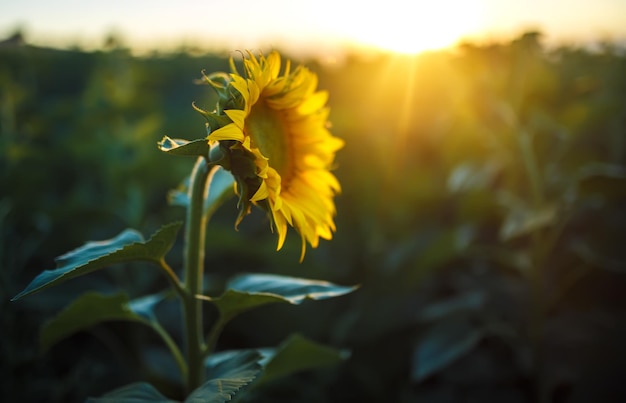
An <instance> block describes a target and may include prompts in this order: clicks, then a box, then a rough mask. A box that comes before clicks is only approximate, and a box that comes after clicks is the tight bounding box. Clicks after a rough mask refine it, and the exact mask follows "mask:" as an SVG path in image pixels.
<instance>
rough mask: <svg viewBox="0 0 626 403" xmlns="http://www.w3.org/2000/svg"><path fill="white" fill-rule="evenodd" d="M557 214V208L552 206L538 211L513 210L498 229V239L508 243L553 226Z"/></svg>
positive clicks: (546, 206)
mask: <svg viewBox="0 0 626 403" xmlns="http://www.w3.org/2000/svg"><path fill="white" fill-rule="evenodd" d="M557 213H558V208H557V206H556V205H554V204H549V205H545V206H543V207H542V208H541V209H539V210H532V209H530V208H529V209H513V210H511V211H509V214H508V215H507V217H506V219H505V220H504V222H503V223H502V226H501V227H500V234H499V236H500V239H501V240H503V241H508V240H510V239H513V238H517V237H520V236H522V235H527V234H530V233H532V232H534V231H536V230H538V229H540V228H543V227H546V226H548V225H550V224H553V223H554V221H555V220H556V218H557Z"/></svg>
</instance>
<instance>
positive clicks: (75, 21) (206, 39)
mask: <svg viewBox="0 0 626 403" xmlns="http://www.w3.org/2000/svg"><path fill="white" fill-rule="evenodd" d="M17 28H20V29H22V30H23V32H25V34H26V39H27V40H28V41H29V42H34V43H38V44H45V45H57V46H71V45H79V46H81V47H85V48H92V47H97V46H100V45H101V44H102V43H103V40H104V38H105V36H106V35H108V34H109V33H112V32H115V33H117V34H118V35H119V36H120V37H121V38H123V41H124V43H125V44H126V45H128V46H131V47H133V48H135V49H142V50H146V49H163V50H166V49H171V48H173V47H177V46H180V45H181V44H182V43H185V44H187V45H193V46H199V47H202V48H221V49H241V48H250V47H263V46H272V47H286V48H290V49H294V50H300V51H303V52H316V51H330V50H338V49H343V48H344V47H346V46H354V45H356V46H359V47H364V46H373V47H378V48H382V49H388V50H393V51H401V52H408V53H411V52H419V51H422V50H427V49H437V48H441V47H445V46H448V45H451V44H454V43H455V42H456V41H458V40H459V39H463V38H469V39H473V40H485V39H486V40H490V39H500V38H503V39H510V38H512V37H514V36H517V35H519V34H520V33H522V32H523V31H524V30H528V29H539V30H541V31H542V32H543V33H544V34H545V38H546V40H548V41H549V42H554V43H556V42H562V41H567V42H568V43H577V44H580V43H588V42H590V41H597V40H612V41H613V40H616V41H617V40H619V41H624V40H626V0H550V1H545V0H525V1H513V0H465V1H463V0H460V1H454V0H438V1H430V2H424V1H406V0H404V1H399V0H384V1H376V2H372V1H359V2H356V1H341V0H317V1H293V0H292V1H289V0H264V1H263V0H233V1H215V0H203V1H193V0H181V1H176V2H173V1H163V0H154V1H150V2H148V1H133V0H108V1H106V2H91V1H82V0H51V1H42V0H20V1H9V0H2V2H1V3H0V35H3V36H7V35H9V34H11V33H12V32H14V31H15V30H16V29H17Z"/></svg>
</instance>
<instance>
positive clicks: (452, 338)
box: [411, 317, 485, 381]
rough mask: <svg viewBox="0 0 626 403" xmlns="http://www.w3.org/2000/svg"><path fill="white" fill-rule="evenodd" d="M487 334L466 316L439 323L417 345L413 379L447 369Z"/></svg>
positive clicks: (417, 379)
mask: <svg viewBox="0 0 626 403" xmlns="http://www.w3.org/2000/svg"><path fill="white" fill-rule="evenodd" d="M484 333H485V332H484V330H483V329H481V328H478V327H477V326H476V325H474V324H472V323H471V322H470V320H469V318H467V317H457V318H451V319H449V320H445V321H440V322H437V323H436V324H435V325H434V326H433V327H432V328H431V329H430V330H429V331H428V332H426V334H424V336H423V337H422V338H421V340H420V341H419V342H418V344H417V348H416V349H415V351H414V354H413V369H412V374H411V375H412V376H411V377H412V379H413V380H414V381H421V380H423V379H425V378H427V377H428V376H430V375H433V374H435V373H437V372H438V371H440V370H442V369H444V368H445V367H447V366H448V365H450V364H451V363H453V362H454V361H456V360H457V359H459V358H461V357H462V356H464V355H465V354H467V353H468V352H469V351H470V350H471V349H472V348H474V346H476V344H477V343H478V342H479V341H480V340H481V339H482V338H483V336H484Z"/></svg>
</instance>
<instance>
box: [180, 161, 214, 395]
mask: <svg viewBox="0 0 626 403" xmlns="http://www.w3.org/2000/svg"><path fill="white" fill-rule="evenodd" d="M211 172H213V169H212V165H211V164H209V163H208V162H207V160H206V159H205V158H204V157H200V158H198V161H197V162H196V164H195V166H194V168H193V171H192V173H191V179H190V183H189V206H188V208H187V223H186V224H187V226H186V232H185V250H184V266H185V277H184V289H185V291H186V292H185V298H184V299H183V316H184V320H185V323H184V325H185V338H186V354H187V366H188V371H187V379H186V385H185V386H186V390H187V393H188V394H189V393H191V392H192V391H193V390H195V389H197V388H198V387H199V386H200V385H201V384H202V381H203V378H204V376H203V372H204V371H203V367H204V365H203V357H202V355H203V354H202V353H203V350H204V340H203V323H202V302H201V301H200V300H199V299H198V298H196V295H199V294H202V283H203V281H202V279H203V277H204V248H205V239H206V223H207V215H206V214H205V213H204V200H205V197H206V196H207V191H208V188H209V182H210V178H211Z"/></svg>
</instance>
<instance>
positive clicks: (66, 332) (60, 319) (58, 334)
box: [39, 292, 164, 351]
mask: <svg viewBox="0 0 626 403" xmlns="http://www.w3.org/2000/svg"><path fill="white" fill-rule="evenodd" d="M163 298H164V296H163V295H161V294H157V295H150V296H147V297H143V298H139V299H136V300H133V301H130V300H129V298H128V295H126V294H125V293H122V292H120V293H117V294H112V295H104V294H100V293H97V292H87V293H85V294H83V295H81V296H80V297H78V298H77V299H75V300H74V301H73V302H72V303H71V304H70V305H68V306H67V307H66V308H65V309H64V310H63V311H61V312H60V313H59V314H58V315H56V316H55V317H54V318H52V319H50V320H49V321H48V322H46V323H45V324H44V326H43V327H42V328H41V332H40V334H39V342H40V346H41V349H42V351H47V350H48V349H49V348H50V347H51V346H53V345H54V344H56V343H57V342H59V341H60V340H62V339H64V338H66V337H69V336H71V335H72V334H74V333H76V332H79V331H81V330H84V329H87V328H89V327H92V326H94V325H96V324H98V323H100V322H104V321H112V320H124V321H131V322H139V323H143V324H146V325H150V322H151V321H152V320H155V318H154V307H155V305H156V304H157V303H159V302H160V301H162V300H163Z"/></svg>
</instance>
